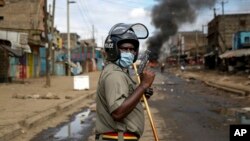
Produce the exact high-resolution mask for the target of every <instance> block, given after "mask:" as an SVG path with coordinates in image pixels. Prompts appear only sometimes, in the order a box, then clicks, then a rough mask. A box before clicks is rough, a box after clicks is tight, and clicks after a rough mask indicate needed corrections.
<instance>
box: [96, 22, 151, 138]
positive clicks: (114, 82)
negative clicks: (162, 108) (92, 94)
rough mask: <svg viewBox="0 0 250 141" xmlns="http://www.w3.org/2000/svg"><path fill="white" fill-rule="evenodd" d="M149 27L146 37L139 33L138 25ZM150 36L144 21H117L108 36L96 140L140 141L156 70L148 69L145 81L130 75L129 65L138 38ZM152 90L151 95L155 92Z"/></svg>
mask: <svg viewBox="0 0 250 141" xmlns="http://www.w3.org/2000/svg"><path fill="white" fill-rule="evenodd" d="M138 26H140V27H141V28H142V30H145V32H146V34H145V36H144V37H139V36H137V35H136V33H135V31H134V30H135V29H134V27H138ZM147 36H148V30H147V28H146V27H145V26H144V25H142V24H123V23H120V24H116V25H115V26H113V27H112V28H111V30H110V32H109V35H108V36H107V38H106V40H105V45H104V50H105V53H106V61H107V64H106V66H105V68H104V70H103V71H102V72H101V74H100V78H99V82H98V88H97V96H96V104H97V107H96V110H97V119H96V140H97V141H101V140H102V141H107V140H117V141H137V140H139V138H140V137H141V136H142V134H143V130H144V108H143V106H142V103H141V98H142V96H143V94H144V92H145V91H147V90H148V89H149V88H150V86H151V84H152V83H153V80H154V78H155V74H154V73H153V72H151V71H147V70H145V71H144V72H143V74H142V75H141V83H140V84H139V85H136V82H134V80H133V79H132V78H131V77H130V75H129V73H128V68H129V67H130V66H131V65H132V64H133V63H134V62H135V61H136V60H137V57H138V52H139V41H138V39H145V38H147ZM152 93H153V92H152V91H151V93H148V95H149V96H150V95H152Z"/></svg>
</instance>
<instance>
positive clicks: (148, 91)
mask: <svg viewBox="0 0 250 141" xmlns="http://www.w3.org/2000/svg"><path fill="white" fill-rule="evenodd" d="M153 94H154V90H153V88H151V87H149V88H147V89H146V90H145V92H144V95H145V96H146V98H147V99H149V98H150V97H151V96H152V95H153Z"/></svg>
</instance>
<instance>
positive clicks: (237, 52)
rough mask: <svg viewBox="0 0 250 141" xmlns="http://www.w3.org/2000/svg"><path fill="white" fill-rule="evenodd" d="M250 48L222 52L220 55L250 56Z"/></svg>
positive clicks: (229, 56)
mask: <svg viewBox="0 0 250 141" xmlns="http://www.w3.org/2000/svg"><path fill="white" fill-rule="evenodd" d="M249 55H250V49H239V50H230V51H226V52H225V53H223V54H221V55H220V56H219V57H220V58H221V59H223V58H231V57H242V56H249Z"/></svg>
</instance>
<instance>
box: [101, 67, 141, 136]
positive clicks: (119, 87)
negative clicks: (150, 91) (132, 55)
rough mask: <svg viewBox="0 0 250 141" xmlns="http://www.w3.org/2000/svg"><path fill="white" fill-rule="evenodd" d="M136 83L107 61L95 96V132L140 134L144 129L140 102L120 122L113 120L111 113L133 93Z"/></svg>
mask: <svg viewBox="0 0 250 141" xmlns="http://www.w3.org/2000/svg"><path fill="white" fill-rule="evenodd" d="M135 88H136V83H135V82H134V81H133V80H132V79H131V78H130V76H129V75H128V73H126V72H124V71H123V70H122V69H121V68H120V67H119V66H117V65H115V64H113V63H109V64H108V65H107V66H106V67H105V69H104V70H103V71H102V73H101V75H100V78H99V82H98V88H97V96H96V111H97V119H96V133H97V134H99V133H105V132H134V133H136V134H138V135H140V136H141V135H142V133H143V130H144V120H145V119H144V109H143V106H142V103H141V102H140V103H138V104H137V106H136V107H135V108H134V109H133V110H132V111H131V112H130V113H129V114H128V115H127V116H126V117H125V118H124V119H123V120H122V121H120V122H118V121H114V119H113V118H112V116H111V113H112V112H113V111H115V110H116V109H117V108H118V107H119V106H120V105H121V104H122V103H123V102H124V101H125V100H126V98H128V97H129V95H131V94H132V93H133V91H134V90H135Z"/></svg>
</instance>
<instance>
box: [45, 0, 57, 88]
mask: <svg viewBox="0 0 250 141" xmlns="http://www.w3.org/2000/svg"><path fill="white" fill-rule="evenodd" d="M44 7H45V8H44V12H45V13H44V14H45V37H46V41H47V44H48V47H47V49H46V87H50V86H51V78H50V69H51V67H50V63H51V58H52V57H51V54H52V41H53V38H54V13H55V0H53V13H52V19H51V18H48V17H49V14H50V13H51V12H50V11H51V5H50V6H49V13H48V12H47V0H45V6H44ZM48 21H51V22H52V24H51V27H50V29H51V30H50V31H49V27H48ZM48 35H50V36H48Z"/></svg>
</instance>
